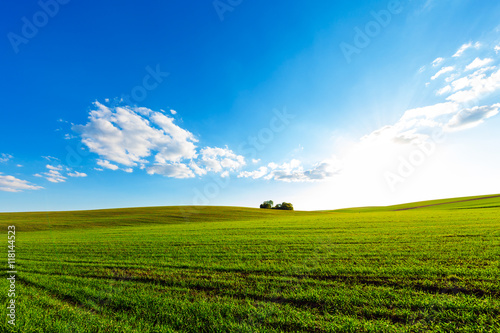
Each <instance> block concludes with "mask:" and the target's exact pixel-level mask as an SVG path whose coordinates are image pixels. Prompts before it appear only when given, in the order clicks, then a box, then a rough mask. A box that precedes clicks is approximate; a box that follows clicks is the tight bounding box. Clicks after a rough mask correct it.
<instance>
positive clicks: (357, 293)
mask: <svg viewBox="0 0 500 333" xmlns="http://www.w3.org/2000/svg"><path fill="white" fill-rule="evenodd" d="M449 201H453V202H454V201H457V200H455V199H453V200H449ZM449 201H448V202H449ZM499 203H500V199H499V198H496V199H485V200H477V201H468V202H462V203H460V204H448V205H442V206H433V208H432V207H429V208H422V209H415V210H406V211H378V212H373V211H372V212H365V213H361V214H356V215H353V214H352V213H344V212H286V211H271V210H259V209H248V208H238V207H156V208H134V209H123V210H102V211H87V212H59V213H22V214H21V213H20V214H0V224H1V225H2V228H3V229H4V230H6V225H9V224H15V225H16V229H17V230H18V234H17V246H18V247H17V256H18V257H17V258H18V281H17V283H18V285H17V288H18V298H17V301H18V302H17V304H18V308H17V313H18V325H17V332H281V331H298V332H300V331H310V332H344V331H345V332H424V331H425V332H426V331H442V332H460V331H463V332H474V331H477V332H480V331H484V332H497V331H499V330H500V322H499V317H500V300H499V298H500V285H499V284H498V281H499V279H500V272H499V264H500V261H499V257H500V256H499V255H500V248H499V244H500V219H499V216H500V208H498V207H497V206H499ZM416 205H417V206H421V205H422V204H421V203H419V204H416ZM471 205H475V206H478V207H491V208H488V209H485V208H473V207H472V206H471ZM445 206H447V208H448V209H445V208H446V207H445ZM410 207H415V205H413V206H411V205H410ZM438 207H439V208H438ZM459 208H469V209H459ZM207 222H208V223H207ZM4 275H5V274H4ZM0 288H1V289H2V290H7V289H8V288H7V282H6V279H4V278H2V279H0ZM6 302H7V299H6V293H0V303H2V306H4V308H5V306H6ZM9 329H10V328H9V327H8V326H7V325H6V323H5V321H3V322H1V323H0V330H3V331H9ZM14 331H15V330H14Z"/></svg>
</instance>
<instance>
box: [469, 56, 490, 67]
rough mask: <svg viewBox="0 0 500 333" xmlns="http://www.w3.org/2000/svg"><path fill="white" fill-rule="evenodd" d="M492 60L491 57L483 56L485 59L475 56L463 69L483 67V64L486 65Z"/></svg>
mask: <svg viewBox="0 0 500 333" xmlns="http://www.w3.org/2000/svg"><path fill="white" fill-rule="evenodd" d="M492 62H493V59H491V58H485V59H480V58H476V59H474V61H473V62H471V63H470V64H469V65H468V66H467V67H466V68H465V69H466V70H471V69H476V68H480V67H484V66H486V65H488V64H490V63H492Z"/></svg>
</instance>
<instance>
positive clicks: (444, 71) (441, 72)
mask: <svg viewBox="0 0 500 333" xmlns="http://www.w3.org/2000/svg"><path fill="white" fill-rule="evenodd" d="M453 70H455V67H454V66H448V67H443V68H441V69H440V70H439V71H438V72H437V73H436V74H434V76H433V77H431V80H435V79H437V78H438V77H440V76H441V75H443V74H445V73H448V72H451V71H453Z"/></svg>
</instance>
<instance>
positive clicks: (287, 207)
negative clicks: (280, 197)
mask: <svg viewBox="0 0 500 333" xmlns="http://www.w3.org/2000/svg"><path fill="white" fill-rule="evenodd" d="M274 209H281V210H293V205H292V204H291V203H289V202H283V203H281V204H277V205H276V206H274Z"/></svg>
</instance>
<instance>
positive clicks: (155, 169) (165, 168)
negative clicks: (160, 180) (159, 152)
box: [147, 163, 195, 178]
mask: <svg viewBox="0 0 500 333" xmlns="http://www.w3.org/2000/svg"><path fill="white" fill-rule="evenodd" d="M147 172H148V174H150V175H154V174H159V175H163V176H166V177H173V178H193V177H195V174H194V173H193V171H192V170H191V169H190V168H189V167H188V166H187V165H185V164H181V163H172V164H161V165H153V166H150V167H148V168H147Z"/></svg>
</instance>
